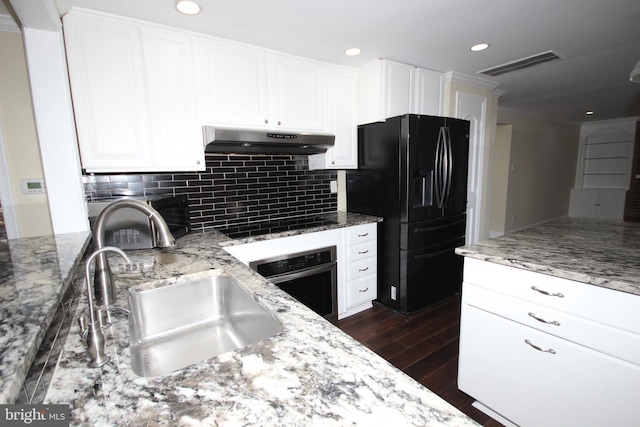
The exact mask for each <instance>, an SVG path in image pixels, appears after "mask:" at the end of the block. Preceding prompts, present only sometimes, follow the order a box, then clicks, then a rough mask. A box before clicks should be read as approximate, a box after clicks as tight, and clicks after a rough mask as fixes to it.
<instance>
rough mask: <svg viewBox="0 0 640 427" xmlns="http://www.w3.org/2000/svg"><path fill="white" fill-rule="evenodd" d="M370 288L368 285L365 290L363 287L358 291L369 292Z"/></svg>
mask: <svg viewBox="0 0 640 427" xmlns="http://www.w3.org/2000/svg"><path fill="white" fill-rule="evenodd" d="M368 290H369V288H368V287H366V288H365V289H364V290H362V289H358V292H367V291H368Z"/></svg>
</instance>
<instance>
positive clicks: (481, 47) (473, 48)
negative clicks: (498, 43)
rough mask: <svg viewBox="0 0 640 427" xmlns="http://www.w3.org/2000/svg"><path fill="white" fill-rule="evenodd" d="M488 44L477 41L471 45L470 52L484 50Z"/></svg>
mask: <svg viewBox="0 0 640 427" xmlns="http://www.w3.org/2000/svg"><path fill="white" fill-rule="evenodd" d="M488 47H489V45H488V44H487V43H479V44H477V45H475V46H471V51H472V52H480V51H481V50H485V49H486V48H488Z"/></svg>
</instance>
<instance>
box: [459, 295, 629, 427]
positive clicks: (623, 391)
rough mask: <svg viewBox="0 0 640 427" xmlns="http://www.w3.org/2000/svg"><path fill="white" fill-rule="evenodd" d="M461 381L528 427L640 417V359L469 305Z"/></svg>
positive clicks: (465, 311) (463, 320)
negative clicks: (615, 355)
mask: <svg viewBox="0 0 640 427" xmlns="http://www.w3.org/2000/svg"><path fill="white" fill-rule="evenodd" d="M534 346H536V347H538V349H536V348H535V347H534ZM551 350H552V351H553V353H552V352H551ZM458 386H459V388H460V390H462V391H464V392H465V393H467V394H469V395H471V396H472V397H474V398H475V399H477V400H478V401H479V402H480V403H482V404H483V405H485V406H487V407H488V408H490V409H491V410H493V411H495V412H497V413H498V414H500V415H502V416H503V417H505V418H507V419H508V420H510V421H512V422H513V423H515V424H517V425H520V426H522V427H527V426H549V427H552V426H562V427H570V426H580V427H588V426H594V427H595V426H603V425H619V426H622V425H635V424H637V417H638V413H637V409H636V406H635V399H636V396H638V395H639V393H640V368H639V367H638V366H635V365H632V364H630V363H626V362H622V361H619V360H617V359H614V358H612V357H609V356H605V355H603V354H600V353H597V352H595V351H592V350H589V349H587V348H585V347H581V346H579V345H576V344H573V343H571V342H569V341H565V340H562V339H559V338H556V337H553V336H551V335H548V334H545V333H543V332H540V331H537V330H535V329H532V328H529V327H526V326H523V325H520V324H518V323H516V322H513V321H510V320H507V319H504V318H502V317H499V316H496V315H493V314H490V313H487V312H485V311H483V310H480V309H477V308H475V307H470V306H467V305H466V304H463V306H462V317H461V332H460V355H459V369H458Z"/></svg>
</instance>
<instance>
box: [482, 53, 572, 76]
mask: <svg viewBox="0 0 640 427" xmlns="http://www.w3.org/2000/svg"><path fill="white" fill-rule="evenodd" d="M557 59H560V56H559V55H558V54H557V53H555V52H553V51H551V50H550V51H548V52H542V53H539V54H537V55H533V56H529V57H527V58H523V59H518V60H517V61H512V62H509V63H506V64H502V65H498V66H497V67H493V68H487V69H486V70H482V71H478V72H479V73H481V74H486V75H488V76H499V75H501V74H505V73H510V72H512V71H518V70H524V69H525V68H529V67H533V66H535V65H538V64H544V63H545V62H550V61H555V60H557Z"/></svg>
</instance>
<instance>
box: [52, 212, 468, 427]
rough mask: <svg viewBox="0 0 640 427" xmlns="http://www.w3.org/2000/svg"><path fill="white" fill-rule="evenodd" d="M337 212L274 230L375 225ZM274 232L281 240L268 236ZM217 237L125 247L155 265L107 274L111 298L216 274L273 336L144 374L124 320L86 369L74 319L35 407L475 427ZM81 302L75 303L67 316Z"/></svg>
mask: <svg viewBox="0 0 640 427" xmlns="http://www.w3.org/2000/svg"><path fill="white" fill-rule="evenodd" d="M336 215H337V219H338V220H339V221H338V224H337V225H334V226H327V227H322V228H320V229H318V230H305V231H292V232H286V233H284V235H293V234H303V233H309V232H312V231H323V230H326V229H330V228H337V227H346V226H354V225H359V224H364V223H371V222H374V221H378V219H377V218H372V217H366V216H362V215H353V214H345V213H339V214H336ZM277 237H284V236H283V235H276V236H274V235H272V236H270V238H277ZM265 238H268V237H265V236H260V237H257V238H249V241H254V240H253V239H260V240H262V239H265ZM244 242H245V243H246V242H248V241H247V240H246V239H245V240H244ZM221 244H226V245H228V244H231V243H230V241H229V238H228V237H226V236H224V235H223V234H222V233H219V232H217V231H210V232H206V233H202V234H190V235H187V236H184V237H181V238H180V239H178V244H177V247H176V248H172V249H171V250H143V251H130V253H129V254H130V256H132V257H133V258H134V260H135V259H136V258H139V259H148V258H152V259H153V261H154V263H155V264H154V267H153V269H152V270H150V271H147V272H145V273H136V274H121V275H116V286H117V289H118V304H120V305H122V306H126V304H127V302H126V299H127V294H128V292H131V291H139V290H142V289H147V288H154V287H160V286H166V285H170V284H172V283H177V282H180V281H182V280H185V279H186V278H195V277H199V276H203V275H209V274H211V269H222V270H224V271H225V272H226V273H227V274H229V275H231V276H233V277H235V278H236V279H237V280H238V281H239V282H240V283H241V284H242V285H243V286H244V287H245V288H246V289H247V290H248V291H250V292H251V293H252V294H253V296H254V299H255V300H256V301H257V302H258V303H259V304H261V305H263V306H264V307H265V308H267V309H268V310H270V311H271V312H272V313H274V315H275V316H276V317H277V318H278V319H279V320H280V321H281V323H282V324H283V325H284V331H283V332H281V333H279V334H277V335H275V336H274V337H272V338H269V339H266V340H263V341H260V342H258V343H256V344H252V345H249V346H247V347H244V348H242V349H239V350H236V351H232V352H228V353H225V354H222V355H220V356H216V357H213V358H211V359H208V360H205V361H203V362H200V363H198V364H195V365H192V366H189V367H187V368H184V369H181V370H178V371H175V372H173V373H170V374H168V375H164V376H159V377H151V378H143V377H138V376H136V375H135V374H134V373H133V371H132V370H131V368H130V356H129V348H128V347H129V342H128V325H127V322H126V318H124V319H120V320H121V321H118V322H116V323H114V324H113V325H112V326H110V327H109V328H108V329H107V330H106V331H105V334H106V339H107V353H108V355H109V356H110V357H111V360H110V362H109V363H107V364H106V365H104V366H103V367H102V368H98V369H92V368H89V367H88V365H87V362H86V359H85V358H86V351H85V346H84V343H83V342H82V341H81V339H80V337H79V335H78V326H77V324H76V322H73V326H72V329H71V333H70V335H69V337H68V338H67V340H66V343H65V348H64V350H63V353H62V355H61V357H60V360H59V363H58V367H57V368H56V371H55V373H54V376H53V379H52V380H51V387H50V388H49V392H48V394H47V397H46V402H47V403H69V404H70V405H71V419H70V424H71V425H89V424H91V425H108V426H129V425H171V426H176V425H189V426H192V425H198V426H200V425H216V426H223V425H233V426H236V425H265V426H267V425H269V426H270V425H278V426H302V425H310V426H311V425H312V426H316V425H323V426H331V425H337V426H343V425H416V426H475V425H477V424H476V423H475V422H474V421H472V420H471V419H469V418H468V417H466V416H465V415H464V414H462V413H461V412H459V411H458V410H457V409H455V408H454V407H452V406H451V405H450V404H448V403H447V402H445V401H444V400H442V399H441V398H440V397H438V396H437V395H435V394H434V393H432V392H431V391H429V390H428V389H426V388H424V387H423V386H422V385H420V384H419V383H417V382H416V381H415V380H413V379H412V378H410V377H408V376H407V375H405V374H404V373H403V372H401V371H399V370H398V369H396V368H395V367H393V366H392V365H390V364H389V363H388V362H386V361H385V360H384V359H382V358H380V357H379V356H377V355H376V354H375V353H373V352H371V351H370V350H369V349H367V348H366V347H364V346H362V345H361V344H359V343H358V342H356V341H355V340H353V339H352V338H351V337H349V336H347V335H346V334H344V333H342V332H341V331H340V330H339V329H338V328H336V327H335V326H334V325H332V324H331V323H329V322H327V321H326V320H325V319H324V318H322V317H320V316H318V315H317V314H315V313H314V312H313V311H311V310H309V309H308V308H307V307H305V306H304V305H302V304H300V303H298V302H297V301H295V300H294V299H293V298H291V297H290V296H289V295H288V294H286V293H285V292H283V291H281V290H280V289H279V288H278V287H276V286H275V285H273V284H271V283H270V282H268V281H267V280H266V279H264V278H263V277H262V276H260V275H258V274H257V273H255V272H254V271H253V270H250V269H249V268H248V267H246V266H245V265H244V264H242V263H240V262H239V261H238V260H236V259H235V258H233V257H232V256H231V255H229V254H228V253H227V252H226V251H225V250H224V249H223V248H222V246H221ZM85 306H86V304H85V301H84V298H83V300H82V301H81V302H80V305H79V307H78V312H81V311H82V310H84V308H85Z"/></svg>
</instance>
